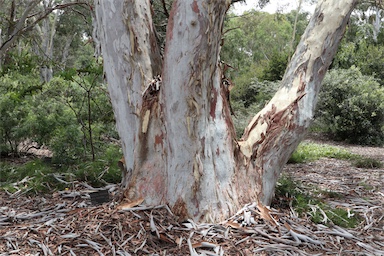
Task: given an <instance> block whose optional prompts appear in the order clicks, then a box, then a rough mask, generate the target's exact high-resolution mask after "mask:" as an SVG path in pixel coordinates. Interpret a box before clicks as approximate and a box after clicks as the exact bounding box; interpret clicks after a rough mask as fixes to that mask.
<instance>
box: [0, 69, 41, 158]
mask: <svg viewBox="0 0 384 256" xmlns="http://www.w3.org/2000/svg"><path fill="white" fill-rule="evenodd" d="M38 86H39V82H38V79H36V78H35V77H34V76H33V75H30V74H26V75H22V74H19V73H17V72H12V73H9V74H7V75H3V76H1V77H0V150H1V151H0V153H1V152H2V153H3V154H5V153H16V152H17V145H18V144H19V143H20V142H21V141H22V140H23V139H25V138H26V137H27V135H26V134H25V132H24V130H23V123H24V122H25V120H26V118H27V116H28V113H29V112H30V111H31V110H30V108H29V102H30V101H31V99H32V98H33V97H34V95H35V94H36V93H37V92H38V90H37V89H36V88H38Z"/></svg>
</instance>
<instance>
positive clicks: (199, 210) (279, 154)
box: [95, 0, 356, 221]
mask: <svg viewBox="0 0 384 256" xmlns="http://www.w3.org/2000/svg"><path fill="white" fill-rule="evenodd" d="M355 3H356V0H342V1H336V0H335V1H319V3H318V6H317V8H316V10H315V13H314V15H313V17H312V19H311V20H310V22H309V25H308V28H307V30H306V32H305V34H304V35H303V37H302V40H301V42H300V44H299V46H298V48H297V50H296V53H295V54H294V56H293V57H292V60H291V63H290V64H289V67H288V69H287V72H286V74H285V76H284V79H283V82H282V87H281V88H280V90H279V91H278V92H277V93H276V95H275V96H274V97H273V99H272V100H271V101H270V102H269V104H268V105H267V106H266V107H265V108H264V109H263V110H262V111H260V112H259V113H258V114H257V115H256V116H255V117H254V118H253V120H252V121H251V122H250V124H249V125H248V127H247V128H246V130H245V133H244V135H243V137H242V139H241V140H240V141H236V139H235V138H236V136H235V132H234V128H233V124H232V121H231V116H230V111H229V105H228V102H227V93H228V90H227V88H226V86H225V85H224V84H223V83H222V81H221V78H222V73H221V68H220V65H219V64H218V63H219V52H220V43H221V35H222V27H223V22H224V17H225V13H226V11H227V9H228V7H229V5H230V4H231V1H229V0H218V1H208V0H201V1H196V0H184V1H181V0H176V1H175V2H174V4H173V7H172V11H171V13H170V18H169V23H168V27H167V39H166V48H165V54H164V64H163V65H162V63H161V60H160V53H159V49H158V46H157V41H156V36H155V31H154V29H153V24H152V12H151V6H150V3H149V0H145V1H144V0H142V1H135V0H125V1H120V0H95V9H96V24H97V27H96V32H97V33H96V34H97V35H98V38H96V41H99V43H100V47H101V51H102V53H103V59H104V70H105V73H106V77H107V80H108V84H109V92H110V97H111V100H112V104H113V108H114V111H115V116H116V122H117V129H118V132H119V134H120V137H121V140H122V146H123V151H124V156H125V161H126V167H127V170H128V172H127V174H126V175H124V178H123V181H122V184H123V186H124V189H125V197H126V199H127V200H141V199H143V200H145V201H144V203H145V204H149V205H157V204H164V203H166V204H168V205H169V206H170V207H171V209H172V210H173V211H174V213H175V214H177V215H178V216H179V217H180V218H182V219H184V218H193V219H195V220H208V221H222V220H224V219H226V218H228V217H230V216H231V215H233V214H234V213H235V212H236V211H237V210H238V209H239V208H240V207H241V206H242V205H244V204H246V203H249V202H253V201H261V202H262V203H264V204H270V202H271V199H272V197H273V194H274V188H275V184H276V181H277V179H278V177H279V175H280V172H281V170H282V167H283V165H284V164H285V163H286V161H287V160H288V158H289V157H290V155H291V153H292V152H293V151H294V149H295V148H296V146H297V145H298V144H299V142H300V141H301V140H302V139H303V136H304V134H305V131H306V130H307V129H308V127H309V125H310V122H311V119H312V116H313V112H314V108H315V104H316V99H317V94H318V92H319V89H320V85H321V81H322V80H323V77H324V75H325V72H326V71H327V69H328V67H329V65H330V63H331V61H332V59H333V56H334V55H335V53H336V50H337V47H338V44H339V42H340V40H341V38H342V36H343V33H344V31H345V27H346V25H347V21H348V19H349V15H350V13H351V11H352V9H353V7H354V5H355ZM159 74H162V83H160V82H151V81H152V79H153V77H154V76H156V75H159Z"/></svg>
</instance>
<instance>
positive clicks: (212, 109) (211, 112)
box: [209, 88, 218, 119]
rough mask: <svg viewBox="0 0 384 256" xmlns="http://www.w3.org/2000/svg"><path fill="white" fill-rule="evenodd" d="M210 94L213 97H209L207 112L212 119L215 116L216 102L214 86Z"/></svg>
mask: <svg viewBox="0 0 384 256" xmlns="http://www.w3.org/2000/svg"><path fill="white" fill-rule="evenodd" d="M212 94H213V97H212V99H211V109H210V111H209V114H210V115H211V117H212V119H215V118H216V113H215V112H216V104H217V95H218V93H217V90H216V89H215V88H212Z"/></svg>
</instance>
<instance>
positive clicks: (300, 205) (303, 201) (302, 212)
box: [275, 176, 361, 228]
mask: <svg viewBox="0 0 384 256" xmlns="http://www.w3.org/2000/svg"><path fill="white" fill-rule="evenodd" d="M312 192H313V193H311V194H310V193H309V189H308V188H303V186H302V184H301V183H300V182H298V181H295V180H293V179H292V178H291V177H289V176H282V177H281V178H280V179H279V182H278V183H277V186H276V191H275V204H277V205H276V206H275V207H278V208H279V207H280V208H287V207H293V209H294V210H295V211H296V212H297V213H298V214H299V216H301V217H303V216H309V217H310V218H311V220H312V221H313V222H314V223H322V224H326V225H329V224H331V223H333V224H335V225H338V226H340V227H345V228H354V227H357V226H358V225H359V224H360V222H361V217H360V216H358V215H357V214H356V213H354V212H348V210H346V209H342V208H332V207H331V206H330V205H328V204H327V203H326V202H324V201H323V200H322V198H320V197H318V195H319V194H320V193H321V194H322V195H323V197H324V196H326V197H330V198H335V197H341V195H340V194H338V193H336V192H332V191H317V190H316V189H315V188H314V189H313V191H312Z"/></svg>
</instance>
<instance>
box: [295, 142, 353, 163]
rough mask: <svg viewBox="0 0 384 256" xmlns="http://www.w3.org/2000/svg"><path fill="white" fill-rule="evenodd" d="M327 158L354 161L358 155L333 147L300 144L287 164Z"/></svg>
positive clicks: (309, 143)
mask: <svg viewBox="0 0 384 256" xmlns="http://www.w3.org/2000/svg"><path fill="white" fill-rule="evenodd" d="M323 157H328V158H335V159H341V160H354V159H357V158H358V155H356V154H352V153H350V152H349V151H347V150H345V149H341V148H338V147H335V146H329V145H322V144H317V143H311V142H302V143H300V145H299V146H298V147H297V149H296V150H295V152H293V154H292V156H291V158H290V159H289V161H288V163H307V162H313V161H316V160H318V159H320V158H323Z"/></svg>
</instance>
